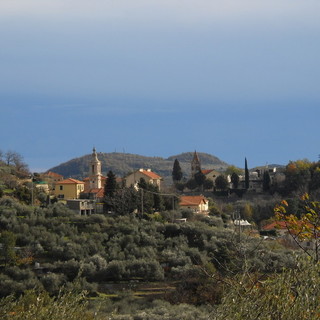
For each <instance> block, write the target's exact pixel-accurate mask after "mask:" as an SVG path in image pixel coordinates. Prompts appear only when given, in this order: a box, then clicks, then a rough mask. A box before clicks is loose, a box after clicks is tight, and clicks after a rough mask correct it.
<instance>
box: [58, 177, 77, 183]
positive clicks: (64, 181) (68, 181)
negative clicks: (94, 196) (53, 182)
mask: <svg viewBox="0 0 320 320" xmlns="http://www.w3.org/2000/svg"><path fill="white" fill-rule="evenodd" d="M57 184H83V181H80V180H76V179H72V178H68V179H65V180H63V181H59V182H57Z"/></svg>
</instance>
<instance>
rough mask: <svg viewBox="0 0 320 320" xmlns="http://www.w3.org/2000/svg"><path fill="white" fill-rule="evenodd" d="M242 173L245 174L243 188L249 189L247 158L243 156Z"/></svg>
mask: <svg viewBox="0 0 320 320" xmlns="http://www.w3.org/2000/svg"><path fill="white" fill-rule="evenodd" d="M244 175H245V188H246V189H249V170H248V163H247V158H245V160H244Z"/></svg>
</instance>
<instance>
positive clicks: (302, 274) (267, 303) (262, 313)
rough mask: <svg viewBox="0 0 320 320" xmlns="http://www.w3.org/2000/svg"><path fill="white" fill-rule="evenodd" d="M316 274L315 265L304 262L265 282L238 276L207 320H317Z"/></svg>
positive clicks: (319, 281)
mask: <svg viewBox="0 0 320 320" xmlns="http://www.w3.org/2000/svg"><path fill="white" fill-rule="evenodd" d="M319 274H320V264H319V263H317V264H314V263H312V262H310V261H304V262H301V263H298V265H297V267H296V268H293V269H287V270H283V272H282V273H280V274H274V275H271V276H268V277H267V278H263V277H262V278H258V277H257V276H253V275H251V276H250V275H242V276H241V277H238V279H237V280H233V281H232V282H231V283H230V284H231V288H230V290H229V292H227V293H226V294H225V295H224V297H223V299H222V303H221V304H220V305H219V306H218V308H217V310H216V312H215V313H214V316H213V317H211V319H214V320H220V319H225V320H251V319H252V320H253V319H261V320H292V319H307V320H316V319H320V303H319V301H320V277H319Z"/></svg>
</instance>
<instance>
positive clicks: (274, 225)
mask: <svg viewBox="0 0 320 320" xmlns="http://www.w3.org/2000/svg"><path fill="white" fill-rule="evenodd" d="M297 224H298V226H301V225H302V224H303V222H302V221H297ZM289 225H290V223H288V222H286V221H274V222H271V223H269V224H267V225H265V226H264V227H262V229H263V230H266V231H268V230H273V229H282V230H283V229H288V227H287V226H289ZM307 225H308V226H309V227H312V224H310V223H307Z"/></svg>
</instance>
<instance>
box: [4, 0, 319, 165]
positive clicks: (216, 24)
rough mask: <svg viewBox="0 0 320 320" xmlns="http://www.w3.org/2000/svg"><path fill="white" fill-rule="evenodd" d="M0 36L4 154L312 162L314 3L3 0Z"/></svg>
mask: <svg viewBox="0 0 320 320" xmlns="http://www.w3.org/2000/svg"><path fill="white" fill-rule="evenodd" d="M0 41H1V44H0V111H1V113H0V114H1V117H0V134H1V144H0V150H2V151H7V150H14V151H17V152H19V153H20V154H22V155H23V156H24V159H25V161H26V162H27V163H28V164H29V166H30V168H31V169H32V170H35V171H39V170H45V169H49V168H50V167H53V166H55V165H58V164H59V163H61V162H65V161H67V160H70V159H71V158H75V157H79V156H82V155H84V154H87V153H90V152H91V150H92V147H93V146H95V147H96V148H97V150H98V151H101V152H113V151H117V152H123V151H124V152H128V153H137V154H141V155H147V156H161V157H168V156H171V155H175V154H179V153H181V152H187V151H193V150H197V151H199V152H207V153H211V154H214V155H216V156H218V157H219V158H220V159H221V160H224V161H226V162H228V163H230V164H235V165H237V166H240V167H243V166H244V158H245V157H247V159H248V165H249V167H254V166H257V165H264V164H266V163H279V164H287V163H288V161H289V160H297V159H302V158H308V159H309V160H311V161H316V160H317V159H318V154H319V153H320V148H319V147H318V144H319V143H318V141H319V128H318V123H319V116H320V108H319V105H320V104H319V102H320V90H319V83H320V81H319V80H320V2H319V0H317V1H311V0H310V1H309V0H304V1H302V0H300V1H298V0H277V1H276V0H268V1H263V0H261V1H260V0H241V1H239V0H229V1H228V0H223V1H222V0H197V1H190V0H183V1H181V0H170V1H169V0H140V1H139V0H136V1H129V0H113V1H108V0H91V1H87V0H86V1H84V0H77V1H75V0H54V1H52V0H50V1H49V0H10V1H9V0H0ZM105 170H107V169H106V168H105Z"/></svg>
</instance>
